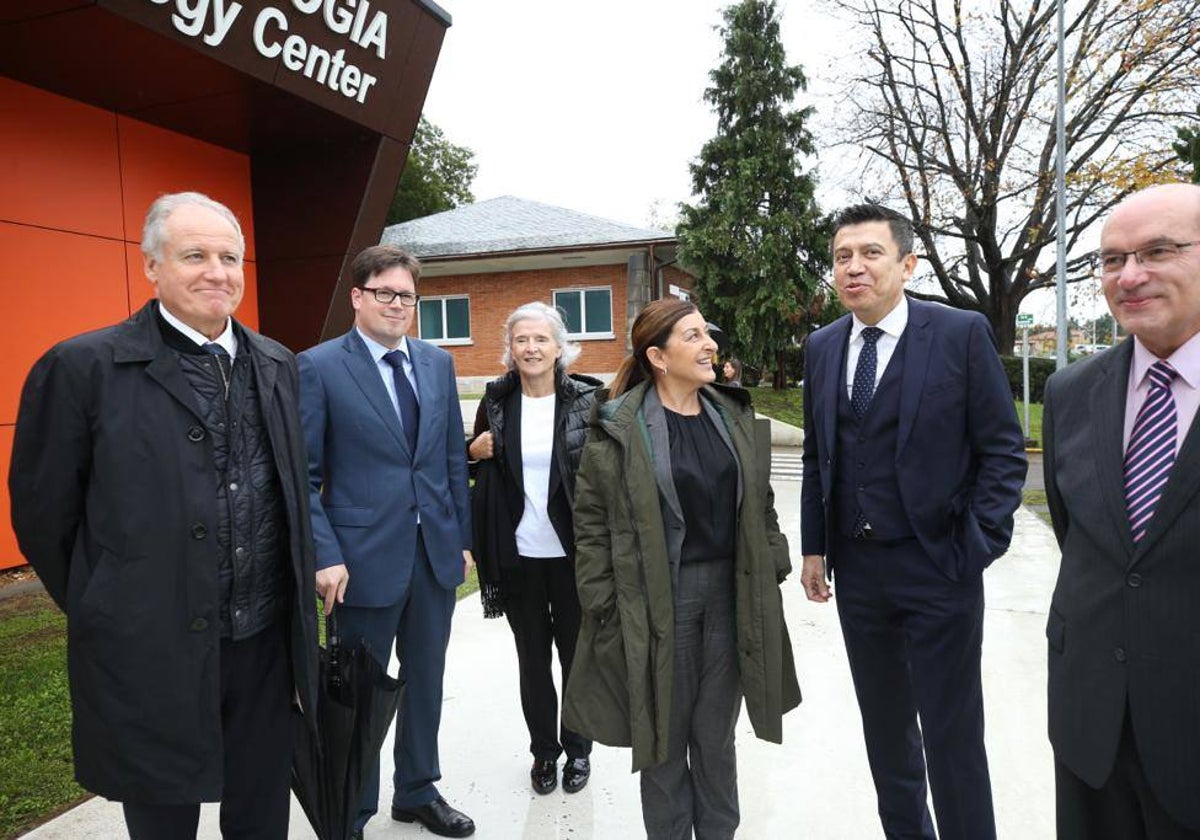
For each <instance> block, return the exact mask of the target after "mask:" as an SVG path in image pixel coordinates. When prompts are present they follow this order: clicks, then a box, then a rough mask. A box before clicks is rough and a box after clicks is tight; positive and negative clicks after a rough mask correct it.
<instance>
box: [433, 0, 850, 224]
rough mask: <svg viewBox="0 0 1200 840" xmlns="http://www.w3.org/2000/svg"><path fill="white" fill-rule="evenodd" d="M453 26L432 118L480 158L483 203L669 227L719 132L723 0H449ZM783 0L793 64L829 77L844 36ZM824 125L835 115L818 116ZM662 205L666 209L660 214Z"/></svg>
mask: <svg viewBox="0 0 1200 840" xmlns="http://www.w3.org/2000/svg"><path fill="white" fill-rule="evenodd" d="M441 5H442V6H443V8H445V9H446V10H447V11H448V12H450V14H451V15H452V17H453V18H454V25H453V26H452V27H451V28H450V30H449V31H448V32H447V33H446V41H445V44H444V45H443V47H442V53H441V57H440V58H439V59H438V64H437V69H436V70H435V72H434V76H433V82H432V84H431V85H430V88H429V96H428V98H427V100H426V103H425V115H426V116H427V117H428V118H429V119H430V120H431V121H433V122H434V123H435V124H436V125H438V126H440V127H441V128H442V129H443V130H444V131H445V132H446V135H447V137H448V138H449V139H450V140H451V141H452V142H454V143H457V144H459V145H464V146H467V147H469V148H470V149H472V150H473V151H474V152H475V156H476V161H477V162H478V164H479V174H478V176H477V177H476V180H475V185H474V192H475V197H476V200H484V199H488V198H494V197H496V196H499V195H515V196H519V197H521V198H529V199H534V200H537V201H543V202H546V203H548V204H555V205H558V206H561V207H568V208H570V209H572V210H579V211H582V212H585V213H593V214H595V215H598V216H603V217H605V218H608V219H613V220H615V221H620V222H626V223H630V224H637V225H644V224H648V223H649V222H650V221H651V220H652V218H653V217H654V216H655V215H656V214H657V216H658V217H659V218H664V219H670V218H673V215H674V212H673V208H674V206H675V205H676V204H677V203H678V202H680V201H686V200H688V198H689V195H690V192H691V179H690V176H689V174H688V163H689V162H690V161H691V160H692V159H694V158H695V157H696V155H697V154H698V153H699V151H700V147H701V146H702V145H703V144H704V142H705V141H706V140H707V139H709V138H710V137H711V136H712V135H713V133H714V131H715V128H716V124H715V119H714V117H713V115H712V112H711V111H710V110H709V108H708V106H707V104H706V103H705V102H704V101H703V100H702V97H703V94H704V89H705V88H706V87H707V86H708V84H709V81H708V72H709V71H710V70H711V69H712V68H713V67H714V66H715V65H716V63H717V61H718V58H719V56H720V53H721V39H720V36H719V34H718V32H717V31H716V26H717V25H718V24H719V23H720V22H721V9H722V8H724V7H725V6H726V5H728V3H726V2H713V0H602V2H587V3H583V2H570V0H507V2H496V0H445V2H442V3H441ZM813 5H814V4H813V3H812V2H811V0H807V2H804V1H803V0H781V2H780V3H779V8H780V11H781V17H782V32H783V39H784V43H785V46H786V48H787V54H788V60H789V61H790V62H792V63H798V64H801V65H802V66H803V67H804V69H805V72H806V73H807V74H808V75H809V76H810V79H811V82H812V84H811V86H810V94H811V95H810V96H808V97H806V100H807V103H808V104H814V105H816V106H817V107H818V108H819V109H822V110H824V109H825V105H824V104H823V103H822V101H821V98H822V97H821V95H820V88H821V85H820V81H821V80H820V79H819V78H818V77H819V76H820V73H821V68H822V66H827V65H828V64H829V61H830V58H831V52H832V50H833V49H834V47H835V42H836V39H834V38H832V37H831V33H833V32H835V31H836V27H835V26H834V25H831V24H830V23H829V22H828V21H827V20H825V19H823V17H822V16H821V15H820V14H819V13H816V12H814V11H813V10H812V8H813ZM822 116H823V117H824V116H825V115H824V114H822ZM656 207H657V209H656Z"/></svg>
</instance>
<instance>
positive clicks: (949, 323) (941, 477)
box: [800, 299, 1026, 580]
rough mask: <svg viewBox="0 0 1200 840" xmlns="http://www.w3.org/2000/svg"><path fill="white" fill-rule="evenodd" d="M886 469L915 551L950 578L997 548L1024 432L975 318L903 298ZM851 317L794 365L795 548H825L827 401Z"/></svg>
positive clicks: (830, 439) (831, 457) (821, 333)
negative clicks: (800, 439)
mask: <svg viewBox="0 0 1200 840" xmlns="http://www.w3.org/2000/svg"><path fill="white" fill-rule="evenodd" d="M908 306H909V310H908V326H907V327H906V328H905V335H906V338H907V341H908V343H907V346H906V349H905V353H904V368H903V370H902V371H901V397H900V426H899V433H898V436H897V440H896V456H895V469H896V478H897V483H898V484H899V486H900V495H901V501H902V503H903V505H904V510H905V512H906V513H907V515H908V518H909V521H910V523H911V525H912V529H913V532H914V533H915V534H916V535H917V539H918V540H919V541H920V542H921V545H922V547H923V548H924V550H925V552H926V553H927V554H928V555H929V556H930V557H931V558H933V560H934V562H935V563H937V564H938V565H939V567H940V568H941V569H942V571H943V572H944V573H945V574H946V575H947V576H949V577H950V578H951V579H952V580H960V579H963V578H965V577H967V576H969V575H972V574H978V573H979V572H981V571H982V570H983V569H984V567H986V566H987V565H988V564H989V563H991V562H992V561H993V560H995V559H996V558H997V557H999V556H1000V555H1001V554H1003V553H1004V552H1005V551H1007V550H1008V544H1009V541H1010V540H1011V538H1012V527H1013V512H1014V511H1015V510H1016V509H1017V506H1018V505H1020V503H1021V488H1022V486H1023V485H1024V482H1025V467H1026V463H1025V453H1024V438H1023V435H1022V434H1021V427H1020V426H1019V425H1018V423H1017V415H1016V411H1015V410H1014V407H1013V399H1012V389H1011V387H1010V386H1009V383H1008V378H1007V377H1006V376H1005V373H1004V368H1003V366H1002V365H1001V364H1000V358H999V356H997V354H996V346H995V339H994V337H993V336H992V332H991V328H990V327H989V326H988V323H987V321H986V320H985V319H984V318H983V316H982V315H980V314H979V313H976V312H966V311H964V310H960V309H951V308H950V307H946V306H941V305H939V304H932V303H925V302H922V301H919V300H913V299H909V301H908ZM850 326H851V317H850V316H849V315H846V316H845V317H843V318H840V319H838V320H837V321H835V322H834V323H832V324H830V325H829V326H827V327H824V328H822V329H819V330H817V331H816V332H815V333H813V334H812V336H811V337H810V338H809V340H808V346H807V349H806V350H805V363H804V371H805V372H804V484H803V486H802V488H801V522H800V533H801V542H802V545H803V549H802V550H803V553H804V554H824V555H826V560H827V565H828V567H829V569H832V568H833V565H834V564H835V563H836V561H837V557H836V556H833V555H831V554H830V553H829V548H830V546H831V545H832V544H833V543H832V541H831V540H830V539H829V537H830V535H831V534H832V533H833V529H834V528H835V527H836V525H835V522H836V520H835V519H834V517H833V511H832V503H833V484H834V469H835V467H836V464H837V452H836V444H837V406H838V399H839V390H838V389H844V388H845V387H846V348H847V345H848V343H849V337H850Z"/></svg>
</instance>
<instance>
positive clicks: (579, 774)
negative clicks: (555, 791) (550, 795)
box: [563, 758, 592, 793]
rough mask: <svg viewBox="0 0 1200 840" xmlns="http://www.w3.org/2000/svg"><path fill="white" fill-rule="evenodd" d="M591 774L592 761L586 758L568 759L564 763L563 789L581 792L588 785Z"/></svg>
mask: <svg viewBox="0 0 1200 840" xmlns="http://www.w3.org/2000/svg"><path fill="white" fill-rule="evenodd" d="M591 776H592V762H590V761H588V760H587V759H586V758H571V759H568V760H567V763H566V764H565V765H563V790H564V791H565V792H567V793H579V791H581V790H583V789H584V788H585V787H587V783H588V779H590V778H591Z"/></svg>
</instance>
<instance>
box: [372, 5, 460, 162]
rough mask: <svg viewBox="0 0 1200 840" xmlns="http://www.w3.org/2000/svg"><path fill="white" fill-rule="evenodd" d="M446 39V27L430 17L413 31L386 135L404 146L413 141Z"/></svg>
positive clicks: (421, 21) (425, 18)
mask: <svg viewBox="0 0 1200 840" xmlns="http://www.w3.org/2000/svg"><path fill="white" fill-rule="evenodd" d="M445 37H446V30H445V28H444V27H443V26H441V25H440V24H439V23H437V22H436V21H434V20H431V19H430V18H428V17H422V18H420V19H419V20H418V21H417V25H416V26H415V27H414V28H413V37H412V41H411V43H410V44H409V50H408V56H407V62H406V64H405V67H404V73H403V74H402V82H401V84H400V85H399V87H398V88H397V89H396V92H395V96H394V98H393V100H392V102H393V106H392V111H391V114H389V116H388V127H389V129H390V130H389V131H388V132H386V133H387V134H388V135H389V136H391V137H394V138H395V139H397V140H400V141H401V142H403V143H411V142H412V135H413V132H415V131H416V128H417V119H418V118H419V117H420V116H421V111H422V110H423V109H424V107H425V95H426V94H427V93H428V92H429V82H430V80H432V79H433V70H434V68H435V67H436V66H437V59H438V55H439V54H440V53H441V50H442V41H444V40H445ZM405 132H407V133H405Z"/></svg>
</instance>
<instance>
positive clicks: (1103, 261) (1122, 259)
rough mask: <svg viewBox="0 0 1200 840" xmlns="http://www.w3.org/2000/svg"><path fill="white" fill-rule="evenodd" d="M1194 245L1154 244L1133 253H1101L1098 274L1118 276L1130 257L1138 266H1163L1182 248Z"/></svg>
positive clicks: (1178, 243) (1193, 243) (1187, 243)
mask: <svg viewBox="0 0 1200 840" xmlns="http://www.w3.org/2000/svg"><path fill="white" fill-rule="evenodd" d="M1196 244H1197V243H1196V242H1155V243H1154V244H1153V245H1146V246H1145V247H1142V248H1138V249H1136V250H1133V251H1101V252H1100V272H1101V273H1102V274H1105V275H1107V276H1110V277H1111V276H1113V275H1116V274H1120V273H1121V269H1123V268H1125V263H1127V262H1129V258H1130V257H1131V256H1132V257H1133V258H1134V259H1135V260H1137V263H1138V265H1147V266H1151V267H1153V266H1156V265H1165V264H1166V263H1169V262H1171V260H1173V259H1175V258H1176V257H1177V256H1179V252H1180V251H1182V250H1183V249H1184V248H1191V247H1192V246H1193V245H1196Z"/></svg>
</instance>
